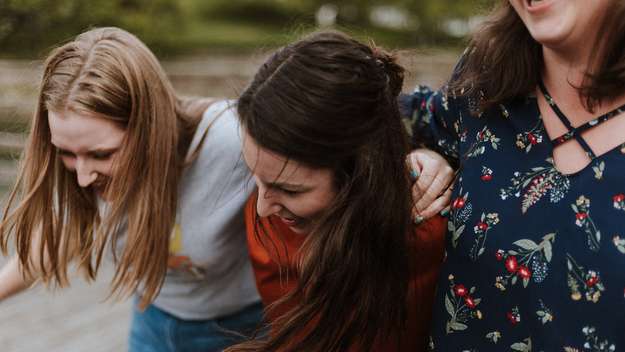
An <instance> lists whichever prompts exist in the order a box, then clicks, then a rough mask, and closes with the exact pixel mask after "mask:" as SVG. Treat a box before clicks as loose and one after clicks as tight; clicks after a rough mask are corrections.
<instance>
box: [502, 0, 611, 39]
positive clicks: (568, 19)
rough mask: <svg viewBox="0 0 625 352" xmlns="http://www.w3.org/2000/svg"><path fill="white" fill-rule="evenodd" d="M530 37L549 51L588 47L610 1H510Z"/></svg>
mask: <svg viewBox="0 0 625 352" xmlns="http://www.w3.org/2000/svg"><path fill="white" fill-rule="evenodd" d="M509 1H510V4H511V5H512V7H513V8H514V10H515V11H516V13H517V14H518V15H519V17H520V18H521V20H522V21H523V23H525V26H526V27H527V29H528V30H529V32H530V34H531V35H532V37H533V38H534V39H535V40H536V41H538V42H539V43H541V44H542V45H544V46H547V47H551V48H554V49H555V48H559V47H562V48H564V47H576V46H579V45H581V44H588V43H590V44H591V45H592V44H593V43H594V40H595V35H596V34H597V30H598V29H599V26H600V25H601V22H602V20H603V18H604V17H605V14H606V12H607V10H608V9H609V7H610V3H611V2H612V0H509Z"/></svg>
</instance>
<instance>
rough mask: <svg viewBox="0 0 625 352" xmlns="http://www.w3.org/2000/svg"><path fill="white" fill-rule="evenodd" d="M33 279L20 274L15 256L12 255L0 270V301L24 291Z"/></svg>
mask: <svg viewBox="0 0 625 352" xmlns="http://www.w3.org/2000/svg"><path fill="white" fill-rule="evenodd" d="M34 281H35V280H34V279H32V278H25V277H23V276H22V273H21V270H20V263H19V260H18V258H17V256H14V257H12V258H11V259H10V260H9V262H8V263H7V264H6V265H5V266H4V267H3V268H2V270H0V302H1V301H3V300H5V299H7V298H9V297H11V296H13V295H16V294H18V293H20V292H22V291H24V290H25V289H27V288H28V287H30V286H31V285H32V284H33V282H34Z"/></svg>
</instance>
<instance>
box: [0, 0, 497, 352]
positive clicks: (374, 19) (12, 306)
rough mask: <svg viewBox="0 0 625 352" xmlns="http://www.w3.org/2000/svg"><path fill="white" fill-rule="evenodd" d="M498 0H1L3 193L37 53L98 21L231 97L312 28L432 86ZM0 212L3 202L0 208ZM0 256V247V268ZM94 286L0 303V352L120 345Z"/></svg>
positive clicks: (28, 104)
mask: <svg viewBox="0 0 625 352" xmlns="http://www.w3.org/2000/svg"><path fill="white" fill-rule="evenodd" d="M495 2H496V0H388V1H371V0H341V1H331V0H0V203H2V200H3V199H5V198H6V196H7V192H8V190H9V189H10V187H11V184H12V182H13V180H14V179H15V176H16V172H17V161H18V159H19V156H20V153H21V150H22V146H23V144H24V141H25V139H26V133H27V131H28V126H29V119H30V118H31V115H32V113H33V111H34V106H35V104H36V95H37V89H38V84H39V79H40V76H41V69H42V67H41V65H42V62H41V60H42V59H43V58H45V56H46V55H47V53H48V52H49V51H50V49H51V48H53V47H55V46H56V45H58V44H59V43H62V42H65V41H68V40H70V39H71V38H73V37H74V36H75V35H77V34H79V33H80V32H82V31H84V30H86V29H88V28H90V27H95V26H118V27H121V28H124V29H126V30H128V31H130V32H132V33H134V34H136V35H137V36H138V37H139V38H140V39H142V40H143V41H144V42H145V43H146V44H147V45H148V46H149V47H150V48H151V49H152V50H153V51H154V52H155V53H156V55H157V56H158V57H159V59H160V60H161V62H162V64H163V66H164V67H165V70H166V71H167V73H168V75H169V77H170V79H171V80H172V82H173V84H174V86H175V88H176V89H177V90H178V91H179V92H180V93H181V94H188V95H201V96H223V97H236V95H237V94H238V92H240V91H241V90H242V89H243V88H244V86H245V83H246V82H247V80H249V79H250V77H251V76H252V75H253V74H254V72H255V70H256V68H257V67H258V66H259V65H260V64H261V63H262V62H263V60H264V59H265V58H266V55H267V54H268V53H269V52H271V51H272V50H273V49H275V48H276V47H278V46H280V45H283V44H285V43H288V42H290V41H293V40H296V39H297V38H299V37H301V36H302V35H304V34H305V33H307V32H310V31H313V30H316V29H319V28H334V29H339V30H343V31H346V32H348V33H350V34H352V35H354V36H356V37H357V38H359V39H361V40H373V41H374V42H375V43H376V44H377V45H380V46H383V47H385V48H387V49H391V50H396V51H397V52H398V56H399V58H400V62H401V63H402V64H403V65H404V66H405V67H406V69H407V70H408V76H407V79H406V83H405V86H404V89H405V90H406V91H407V90H410V89H411V88H412V87H413V86H414V84H415V83H417V82H418V83H420V84H428V85H430V86H433V87H438V86H440V85H441V84H442V83H443V82H444V81H445V79H446V78H447V76H448V75H449V74H450V72H451V69H452V68H453V65H454V64H455V62H456V60H457V59H458V56H459V54H460V52H461V51H462V48H463V46H464V45H465V44H466V38H467V35H468V34H469V33H470V32H471V31H472V30H474V29H475V28H476V27H477V26H478V25H479V24H480V23H481V21H483V18H484V17H483V15H484V14H485V13H486V12H487V11H488V10H489V9H490V7H491V6H492V5H493V3H495ZM0 213H1V210H0ZM5 262H6V258H2V257H1V256H0V266H1V265H3V264H4V263H5ZM111 270H112V269H111V267H110V264H109V265H107V266H106V267H105V268H104V270H103V272H102V273H101V275H100V277H99V278H98V280H97V281H96V282H95V283H93V284H90V285H89V284H86V283H85V282H84V281H83V280H82V279H80V278H77V279H76V280H74V281H73V286H72V287H71V288H70V289H65V290H63V291H58V292H50V291H48V290H45V289H44V288H43V287H40V286H38V287H35V288H34V289H31V290H29V291H28V292H26V293H24V294H22V295H20V296H17V297H14V298H11V299H9V300H6V301H4V302H0V351H2V352H11V351H19V352H25V351H70V352H71V351H85V350H87V349H88V350H89V351H123V350H125V341H126V336H127V332H128V326H129V321H128V319H129V316H130V309H131V305H130V302H129V301H122V302H114V301H112V300H109V301H106V302H103V301H104V299H105V298H106V297H107V293H108V278H109V277H110V274H111Z"/></svg>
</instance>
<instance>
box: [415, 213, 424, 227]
mask: <svg viewBox="0 0 625 352" xmlns="http://www.w3.org/2000/svg"><path fill="white" fill-rule="evenodd" d="M422 222H423V216H421V215H418V216H417V217H416V218H414V223H415V225H419V224H420V223H422Z"/></svg>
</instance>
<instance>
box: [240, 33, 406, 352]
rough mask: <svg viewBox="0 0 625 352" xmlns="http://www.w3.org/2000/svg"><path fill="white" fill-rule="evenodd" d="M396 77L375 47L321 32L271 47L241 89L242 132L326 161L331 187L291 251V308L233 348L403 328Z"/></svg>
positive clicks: (334, 345) (337, 342)
mask: <svg viewBox="0 0 625 352" xmlns="http://www.w3.org/2000/svg"><path fill="white" fill-rule="evenodd" d="M402 82H403V69H402V68H401V67H400V66H399V65H397V64H396V63H395V61H394V58H393V57H392V56H390V55H389V54H387V53H385V52H383V51H382V50H381V49H378V48H376V47H374V46H368V45H365V44H362V43H359V42H358V41H355V40H353V39H351V38H350V37H348V36H347V35H345V34H342V33H338V32H320V33H315V34H312V35H310V36H308V37H306V38H304V39H302V40H300V41H298V42H295V43H293V44H291V45H288V46H286V47H284V48H282V49H280V50H278V51H277V52H276V53H275V54H274V55H273V56H272V57H271V58H270V59H269V60H268V61H267V62H266V63H265V64H264V65H263V66H262V67H261V68H260V69H259V71H258V73H257V74H256V76H255V77H254V79H253V81H252V82H251V84H250V85H249V86H248V87H247V89H246V90H245V91H244V92H243V94H242V95H241V97H240V98H239V102H238V113H239V117H240V119H241V124H242V126H243V128H244V129H245V131H246V132H247V133H248V134H249V136H250V137H251V138H252V139H253V140H254V141H255V142H256V143H257V144H258V145H259V146H260V147H262V148H264V149H267V150H270V151H273V152H275V153H277V154H279V155H283V156H285V157H287V158H288V160H294V161H296V162H299V163H302V164H304V165H307V166H309V167H312V168H328V169H331V170H332V171H333V175H334V182H335V188H336V190H337V196H336V198H335V199H334V200H333V202H332V204H331V206H330V207H329V208H328V209H327V210H326V211H325V212H324V215H323V216H322V219H321V220H320V221H319V222H318V223H317V225H316V226H315V229H314V230H313V231H312V232H311V233H310V234H308V236H307V238H306V240H305V242H304V244H303V246H302V248H301V251H300V252H299V253H298V259H299V262H298V272H297V274H298V275H299V281H298V284H297V287H296V289H295V290H294V291H292V292H291V294H289V295H288V296H286V297H283V299H281V300H279V301H278V302H277V303H276V305H278V306H279V305H280V304H281V303H285V302H289V301H290V302H293V301H295V302H297V304H296V305H295V307H294V308H293V309H291V310H289V311H288V312H287V313H285V314H284V315H283V316H281V317H280V318H278V319H276V320H275V321H274V322H273V324H272V326H271V333H270V336H269V337H268V339H267V340H257V341H251V342H247V343H244V344H242V345H239V346H236V347H234V348H232V351H345V350H347V349H349V348H356V349H357V350H358V351H368V350H371V348H372V346H373V345H374V342H376V341H380V340H386V339H390V338H392V337H391V336H394V337H396V336H397V335H398V334H397V333H398V331H401V330H402V327H403V325H404V322H405V318H406V299H407V291H408V285H409V280H410V273H411V270H410V264H409V255H410V254H409V249H408V247H409V246H408V242H407V237H408V236H407V233H408V231H409V230H410V208H411V197H410V180H409V176H408V173H407V170H406V165H405V157H406V154H407V150H408V143H407V137H406V132H405V131H404V128H403V126H402V123H401V120H400V116H399V110H398V106H397V96H398V94H399V92H400V90H401V87H402ZM260 235H261V236H262V234H260ZM294 297H296V299H293V298H294Z"/></svg>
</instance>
